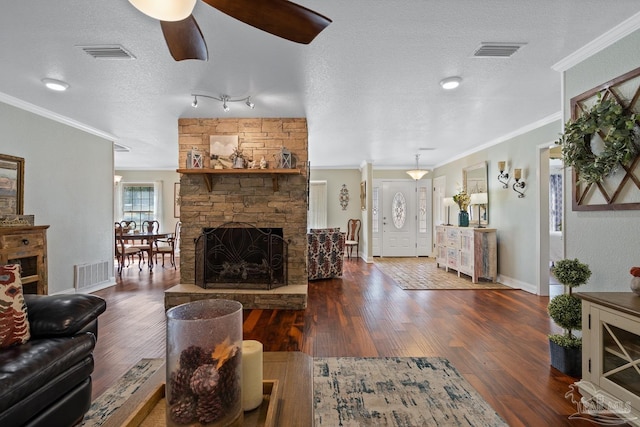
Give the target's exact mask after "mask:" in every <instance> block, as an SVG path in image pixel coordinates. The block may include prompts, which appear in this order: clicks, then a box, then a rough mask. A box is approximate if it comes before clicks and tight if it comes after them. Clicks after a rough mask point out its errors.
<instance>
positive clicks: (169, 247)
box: [155, 221, 182, 270]
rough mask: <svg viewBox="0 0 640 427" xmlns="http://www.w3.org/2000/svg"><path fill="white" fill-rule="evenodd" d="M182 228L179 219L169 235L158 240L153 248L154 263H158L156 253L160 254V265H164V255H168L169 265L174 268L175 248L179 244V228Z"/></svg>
mask: <svg viewBox="0 0 640 427" xmlns="http://www.w3.org/2000/svg"><path fill="white" fill-rule="evenodd" d="M181 228H182V223H181V222H180V221H178V222H176V228H175V231H174V233H173V235H172V236H171V237H168V238H167V239H163V240H158V241H157V243H159V244H158V246H157V247H156V249H155V258H156V264H158V254H160V255H162V266H163V267H164V256H165V255H169V260H170V261H171V265H172V266H173V268H174V270H175V269H177V267H176V248H177V247H179V246H178V245H179V244H180V229H181Z"/></svg>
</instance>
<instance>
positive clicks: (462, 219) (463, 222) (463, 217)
mask: <svg viewBox="0 0 640 427" xmlns="http://www.w3.org/2000/svg"><path fill="white" fill-rule="evenodd" d="M468 226H469V212H467V211H460V212H458V227H468Z"/></svg>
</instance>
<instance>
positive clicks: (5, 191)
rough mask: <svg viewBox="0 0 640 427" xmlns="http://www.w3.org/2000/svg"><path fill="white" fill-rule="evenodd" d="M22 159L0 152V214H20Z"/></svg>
mask: <svg viewBox="0 0 640 427" xmlns="http://www.w3.org/2000/svg"><path fill="white" fill-rule="evenodd" d="M23 209H24V159H23V158H22V157H14V156H8V155H5V154H0V214H6V215H22V213H23Z"/></svg>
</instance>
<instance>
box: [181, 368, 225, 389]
mask: <svg viewBox="0 0 640 427" xmlns="http://www.w3.org/2000/svg"><path fill="white" fill-rule="evenodd" d="M219 379H220V375H219V374H218V370H217V369H216V367H215V366H214V365H209V364H207V365H202V366H200V367H198V369H196V370H195V371H194V372H193V375H191V381H190V383H189V384H190V386H191V391H193V392H194V393H195V394H197V395H198V396H203V395H211V394H213V393H215V391H216V387H217V386H218V380H219Z"/></svg>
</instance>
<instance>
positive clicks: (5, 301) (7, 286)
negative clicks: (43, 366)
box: [0, 264, 31, 348]
mask: <svg viewBox="0 0 640 427" xmlns="http://www.w3.org/2000/svg"><path fill="white" fill-rule="evenodd" d="M30 337H31V334H30V332H29V319H28V318H27V305H26V304H25V302H24V296H23V295H22V281H21V280H20V266H19V265H17V264H10V265H0V348H2V347H9V346H11V345H15V344H24V343H26V342H27V341H28V340H29V338H30Z"/></svg>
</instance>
